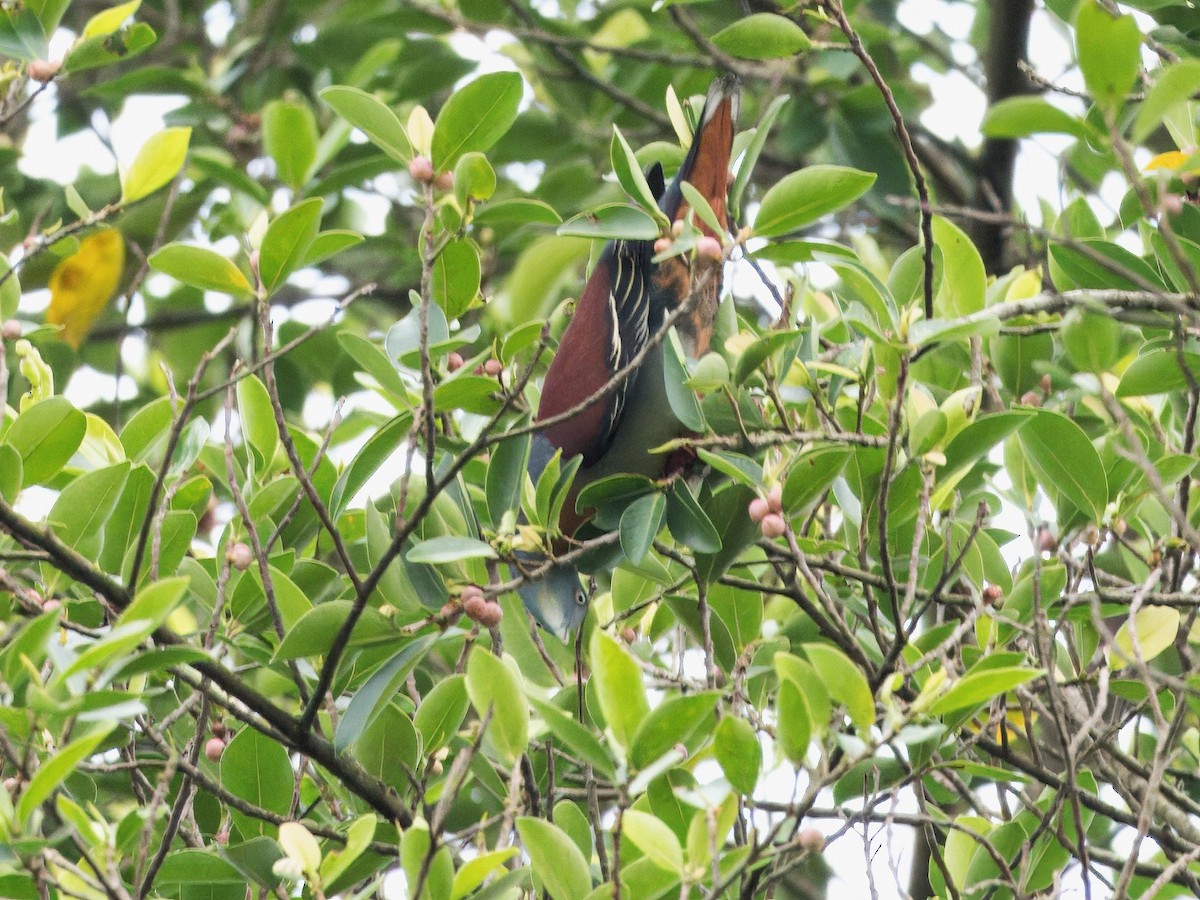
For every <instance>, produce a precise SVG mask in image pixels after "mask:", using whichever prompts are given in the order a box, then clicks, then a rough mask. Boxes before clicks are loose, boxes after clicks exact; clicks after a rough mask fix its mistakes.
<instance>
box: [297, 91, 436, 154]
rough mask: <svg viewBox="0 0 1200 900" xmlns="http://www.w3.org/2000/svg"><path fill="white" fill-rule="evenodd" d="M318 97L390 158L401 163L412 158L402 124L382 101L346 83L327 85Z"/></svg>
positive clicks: (411, 151) (410, 148)
mask: <svg viewBox="0 0 1200 900" xmlns="http://www.w3.org/2000/svg"><path fill="white" fill-rule="evenodd" d="M320 97H321V99H322V100H324V101H325V102H326V103H328V104H329V105H330V106H331V107H333V110H334V112H336V113H337V114H338V115H339V116H341V117H342V118H343V119H345V120H346V121H347V122H349V123H350V124H351V125H353V126H354V127H355V128H357V129H358V130H359V131H361V132H362V133H363V134H365V135H366V136H367V138H368V139H369V140H370V141H371V143H372V144H374V145H375V146H376V147H378V148H379V149H380V150H382V151H383V152H384V153H386V154H387V155H388V156H390V157H391V158H392V159H394V160H396V161H397V162H400V163H404V164H405V165H407V164H408V161H409V160H410V159H412V156H413V150H412V145H411V144H410V143H409V142H408V135H406V134H405V133H404V126H403V125H401V124H400V119H399V118H398V117H397V116H396V114H395V113H394V112H392V110H391V108H390V107H388V106H387V104H385V103H384V102H383V101H382V100H379V99H378V98H376V97H373V96H372V95H370V94H368V93H367V92H366V91H363V90H360V89H359V88H356V87H348V86H346V85H333V86H332V87H327V88H325V89H324V90H322V91H321V93H320Z"/></svg>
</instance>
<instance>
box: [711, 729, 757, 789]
mask: <svg viewBox="0 0 1200 900" xmlns="http://www.w3.org/2000/svg"><path fill="white" fill-rule="evenodd" d="M713 754H714V755H715V756H716V758H717V762H718V763H719V764H720V766H721V771H723V772H724V773H725V777H726V778H727V779H728V780H729V783H730V784H731V785H733V789H734V790H735V791H738V792H739V793H742V794H753V793H754V788H755V787H756V786H757V784H758V773H759V771H760V770H761V768H762V747H761V746H760V745H759V743H758V733H757V732H756V731H755V730H754V726H753V725H751V724H750V723H749V722H747V721H746V720H745V719H742V718H740V717H738V716H724V717H723V718H722V719H721V721H720V722H718V723H717V729H716V731H715V732H714V733H713Z"/></svg>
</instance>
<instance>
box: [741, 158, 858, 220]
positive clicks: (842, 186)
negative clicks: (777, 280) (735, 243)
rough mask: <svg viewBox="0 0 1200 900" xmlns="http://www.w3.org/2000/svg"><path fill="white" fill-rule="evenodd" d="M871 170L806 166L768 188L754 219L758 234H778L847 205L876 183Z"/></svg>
mask: <svg viewBox="0 0 1200 900" xmlns="http://www.w3.org/2000/svg"><path fill="white" fill-rule="evenodd" d="M875 178H876V175H875V174H874V173H873V172H861V171H859V170H858V169H850V168H846V167H845V166H827V165H819V166H809V167H808V168H806V169H801V170H800V171H799V172H793V173H792V174H790V175H787V176H785V177H784V178H783V179H782V180H781V181H779V182H778V183H777V184H775V185H774V186H773V187H772V188H771V189H770V190H768V191H767V193H766V196H764V197H763V199H762V205H761V206H759V209H758V216H757V217H756V218H755V220H754V233H755V234H756V235H758V236H759V237H778V236H779V235H783V234H788V233H789V232H792V231H796V230H797V229H800V228H803V227H804V226H805V225H810V224H812V223H813V222H815V221H816V220H817V219H819V218H821V216H824V215H827V214H828V213H831V212H834V211H836V210H839V209H842V208H843V207H845V206H849V205H850V204H851V203H853V202H854V201H855V200H857V199H858V198H859V197H861V196H862V195H863V194H865V193H866V192H867V191H868V190H869V189H870V187H871V185H873V184H874V183H875Z"/></svg>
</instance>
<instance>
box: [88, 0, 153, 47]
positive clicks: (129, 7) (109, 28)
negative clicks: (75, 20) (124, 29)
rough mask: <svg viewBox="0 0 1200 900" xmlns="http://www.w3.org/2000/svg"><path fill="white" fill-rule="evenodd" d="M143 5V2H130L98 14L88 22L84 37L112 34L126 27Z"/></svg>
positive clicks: (133, 0) (138, 0) (131, 0)
mask: <svg viewBox="0 0 1200 900" xmlns="http://www.w3.org/2000/svg"><path fill="white" fill-rule="evenodd" d="M141 5H142V0H130V2H129V3H122V4H121V5H120V6H114V7H113V8H112V9H106V10H104V11H103V12H99V13H96V15H94V16H92V17H91V19H89V20H88V23H87V25H85V26H84V27H83V37H85V38H90V37H97V36H104V35H109V34H112V33H113V32H114V31H116V30H117V29H118V28H120V27H121V26H122V25H124V24H125V20H126V19H128V18H129V17H130V16H132V15H133V14H134V13H135V12H137V8H138V7H139V6H141Z"/></svg>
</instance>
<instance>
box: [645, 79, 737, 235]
mask: <svg viewBox="0 0 1200 900" xmlns="http://www.w3.org/2000/svg"><path fill="white" fill-rule="evenodd" d="M741 87H742V86H741V81H740V80H739V79H738V77H737V76H736V75H724V76H722V77H720V78H717V79H715V80H714V81H713V83H712V84H711V85H710V86H709V88H708V97H707V98H706V99H705V101H704V111H703V112H702V113H701V114H700V122H699V124H698V125H697V126H696V134H695V136H694V137H693V138H692V146H691V147H690V148H689V149H688V153H687V156H686V157H685V158H684V160H683V164H682V165H681V166H680V167H679V172H678V173H677V174H676V175H675V180H674V181H673V182H672V183H671V187H670V188H669V189H668V190H667V192H666V193H665V194H664V195H663V198H662V202H661V204H660V206H661V208H662V211H663V212H665V213H666V214H667V215H668V216H669V217H670V218H671V220H672V221H677V220H679V219H681V218H683V217H684V216H685V215H687V211H688V204H687V201H685V200H684V199H683V191H682V190H681V188H680V184H681V183H682V182H684V181H686V182H688V183H689V184H691V186H692V187H694V188H695V189H696V190H697V191H699V192H700V195H701V196H702V197H704V199H705V200H707V201H708V205H709V206H711V207H712V209H713V212H715V213H716V214H717V219H718V220H719V221H720V222H721V224H722V225H723V226H726V227H728V221H727V218H726V212H725V198H726V196H727V194H728V189H729V183H728V179H729V163H730V161H731V160H730V157H731V156H732V154H733V135H734V131H735V129H736V125H737V117H738V108H739V106H740V105H741ZM699 224H700V228H701V229H702V230H703V231H704V232H705V233H706V234H712V229H710V228H709V227H708V226H707V225H706V224H704V223H702V222H701V223H699ZM714 237H715V235H714Z"/></svg>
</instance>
